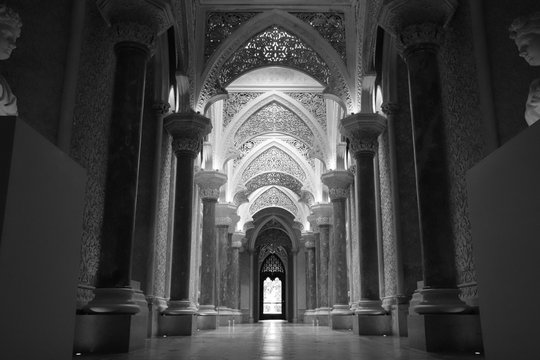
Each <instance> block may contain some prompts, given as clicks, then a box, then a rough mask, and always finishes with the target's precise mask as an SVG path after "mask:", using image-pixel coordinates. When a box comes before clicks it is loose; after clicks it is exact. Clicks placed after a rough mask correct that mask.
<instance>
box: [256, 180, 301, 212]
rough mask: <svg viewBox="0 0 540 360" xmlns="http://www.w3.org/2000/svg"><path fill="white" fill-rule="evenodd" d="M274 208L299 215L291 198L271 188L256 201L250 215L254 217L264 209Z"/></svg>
mask: <svg viewBox="0 0 540 360" xmlns="http://www.w3.org/2000/svg"><path fill="white" fill-rule="evenodd" d="M274 206H276V207H280V208H283V209H285V210H288V211H289V212H290V213H291V214H293V215H294V216H296V215H297V214H298V208H297V207H296V205H295V204H294V202H293V201H292V200H291V198H289V196H287V195H286V194H285V193H284V192H283V191H281V190H280V189H278V188H276V187H271V188H270V189H268V190H266V191H265V192H264V193H262V194H261V195H260V196H259V197H258V198H257V199H255V201H254V202H253V204H252V205H251V206H250V207H249V214H250V215H253V214H255V213H257V212H258V211H260V210H262V209H265V208H268V207H274Z"/></svg>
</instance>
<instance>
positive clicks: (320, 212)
mask: <svg viewBox="0 0 540 360" xmlns="http://www.w3.org/2000/svg"><path fill="white" fill-rule="evenodd" d="M311 211H312V212H313V215H310V216H309V217H308V220H309V221H310V222H311V223H312V224H314V225H316V226H321V225H331V224H332V214H333V211H334V209H333V207H332V204H328V203H326V204H315V205H313V206H312V207H311Z"/></svg>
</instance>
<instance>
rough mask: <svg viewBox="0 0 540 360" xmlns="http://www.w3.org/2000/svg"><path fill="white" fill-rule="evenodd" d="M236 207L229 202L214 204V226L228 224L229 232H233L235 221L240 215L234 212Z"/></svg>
mask: <svg viewBox="0 0 540 360" xmlns="http://www.w3.org/2000/svg"><path fill="white" fill-rule="evenodd" d="M237 209H238V207H237V206H236V205H234V204H231V203H221V204H217V205H216V226H228V227H229V232H234V228H235V227H236V223H237V222H238V221H239V220H240V216H238V214H237V213H236V210H237Z"/></svg>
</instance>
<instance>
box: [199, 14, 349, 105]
mask: <svg viewBox="0 0 540 360" xmlns="http://www.w3.org/2000/svg"><path fill="white" fill-rule="evenodd" d="M271 26H279V27H280V28H282V29H283V30H285V31H287V32H288V33H290V34H291V35H294V36H296V37H297V38H298V39H299V40H301V41H302V42H303V43H305V44H306V46H308V47H309V48H311V49H313V50H314V51H315V52H316V53H317V54H318V55H319V56H320V57H321V59H322V60H323V61H324V63H326V64H327V66H328V67H329V69H330V74H331V76H332V81H331V83H330V84H324V85H327V86H329V88H330V89H329V91H330V92H335V93H336V95H338V96H339V97H340V99H341V100H342V101H343V102H344V103H345V104H346V107H347V109H348V110H351V106H352V98H351V86H352V83H351V79H350V76H349V74H348V71H347V68H346V66H345V63H344V62H343V60H342V59H341V56H340V55H339V54H338V53H337V51H336V50H335V49H334V48H333V47H332V45H331V44H330V43H329V42H328V41H327V40H326V39H324V38H323V37H322V36H321V35H320V34H319V33H318V31H317V30H316V29H314V28H313V27H311V26H310V25H309V24H307V23H306V22H304V21H302V20H300V19H299V18H297V17H295V16H294V15H291V14H289V13H287V12H285V11H282V10H277V9H273V10H270V11H266V12H263V13H261V14H259V15H257V16H255V17H253V18H251V19H250V20H249V21H247V22H245V23H244V24H243V25H242V26H240V27H239V28H238V29H237V30H236V31H235V32H234V33H233V34H232V35H231V36H229V37H228V38H227V40H226V41H224V42H223V43H222V44H221V45H220V46H219V47H218V49H217V50H216V51H215V52H214V54H213V55H212V57H211V58H210V59H209V60H208V62H207V65H206V67H205V69H204V71H203V74H202V77H201V79H202V82H201V83H200V88H198V89H197V105H196V108H197V110H198V111H206V109H207V107H208V106H209V105H211V104H212V102H213V98H214V97H215V96H217V95H219V94H223V93H225V90H224V89H223V88H222V86H224V85H225V84H220V83H219V81H218V78H219V76H220V74H221V71H222V67H223V65H224V64H225V63H226V62H227V61H228V59H229V58H230V57H231V56H232V55H233V54H234V53H235V52H236V51H238V50H239V49H240V48H241V47H242V46H243V45H244V44H246V43H247V42H248V41H249V40H250V39H251V38H253V37H255V36H257V35H258V34H259V33H261V32H263V31H264V30H265V29H267V28H269V27H271Z"/></svg>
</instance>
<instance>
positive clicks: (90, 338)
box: [73, 314, 148, 354]
mask: <svg viewBox="0 0 540 360" xmlns="http://www.w3.org/2000/svg"><path fill="white" fill-rule="evenodd" d="M147 319H148V316H145V315H142V314H137V315H126V314H78V315H77V316H76V321H75V339H74V344H73V352H74V353H82V354H88V353H123V352H129V351H132V350H136V349H141V348H144V345H145V340H146V332H147Z"/></svg>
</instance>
